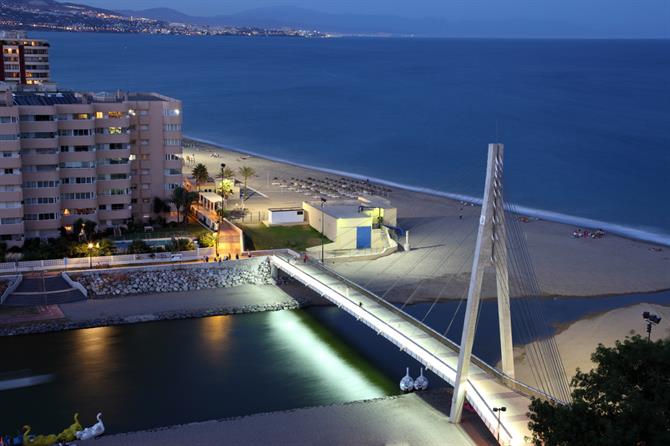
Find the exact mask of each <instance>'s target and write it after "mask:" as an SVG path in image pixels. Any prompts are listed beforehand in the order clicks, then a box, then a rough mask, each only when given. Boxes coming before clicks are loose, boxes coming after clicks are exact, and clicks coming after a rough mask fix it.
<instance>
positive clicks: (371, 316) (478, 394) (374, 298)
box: [281, 259, 513, 443]
mask: <svg viewBox="0 0 670 446" xmlns="http://www.w3.org/2000/svg"><path fill="white" fill-rule="evenodd" d="M281 260H282V261H283V262H285V263H287V264H288V265H289V266H292V267H294V268H295V266H294V265H291V263H290V262H288V261H286V260H284V259H281ZM310 265H313V266H317V267H321V268H322V265H320V264H319V263H316V262H310ZM296 269H297V270H298V271H299V272H300V273H302V274H304V275H305V276H307V277H308V278H310V279H311V280H312V281H314V282H317V283H319V284H320V285H321V286H322V287H324V288H326V289H328V290H330V291H332V292H334V293H336V294H337V295H339V296H340V297H341V298H343V299H345V300H346V301H347V302H348V303H349V304H350V305H351V306H353V307H354V308H356V310H357V311H359V312H363V313H365V314H367V316H368V318H369V319H372V320H375V321H377V325H380V326H386V327H389V328H390V329H391V330H393V332H395V333H396V334H397V336H400V337H401V338H402V339H404V340H405V343H407V344H410V345H413V346H415V348H417V349H419V350H421V351H422V352H423V353H424V354H425V355H427V356H429V357H431V358H433V359H434V360H435V361H437V362H438V363H439V364H442V365H443V366H444V367H446V368H447V369H449V370H450V371H451V372H452V373H453V374H454V378H453V379H454V380H455V377H456V370H455V369H454V368H453V367H451V366H450V365H449V364H447V363H445V362H444V361H443V360H442V359H441V358H439V357H438V356H437V355H435V354H434V353H432V352H430V351H428V350H426V349H425V348H424V347H421V346H420V345H419V344H417V343H416V342H415V341H414V340H412V339H411V338H410V337H409V336H407V335H406V334H404V333H402V332H401V331H399V330H398V329H396V328H394V327H393V326H391V325H390V324H388V323H387V322H385V321H384V320H382V319H380V318H379V317H378V316H376V315H374V314H372V313H371V312H370V311H368V310H366V309H364V308H362V307H361V306H360V304H357V303H356V302H354V301H352V300H351V299H350V298H349V297H347V296H344V295H343V294H342V293H341V292H339V291H337V290H335V289H333V288H332V287H331V286H330V285H326V284H325V283H323V282H321V281H320V280H318V279H317V278H315V277H314V276H312V275H311V274H309V273H307V272H305V271H302V270H300V269H299V268H296ZM322 269H324V271H325V272H327V273H329V272H330V270H329V269H327V268H322ZM286 272H288V271H286ZM289 274H290V272H289ZM335 275H336V276H337V277H342V276H339V274H335ZM343 279H344V278H343ZM344 280H345V282H347V284H352V285H355V284H354V282H351V281H349V280H348V279H344ZM305 285H307V286H309V285H308V284H305ZM355 288H357V289H359V291H360V290H365V289H364V288H362V287H358V286H355ZM315 291H317V292H319V293H320V294H323V293H322V292H320V291H319V290H315ZM365 294H366V295H369V296H368V297H371V298H373V300H375V302H377V303H379V304H380V305H382V306H384V307H385V308H387V309H389V310H391V311H393V312H394V314H399V315H400V316H402V317H403V318H404V319H407V318H410V319H413V320H414V321H416V319H414V318H413V317H412V316H410V315H408V314H407V313H405V312H403V311H401V310H399V309H398V308H396V307H395V306H393V305H391V304H389V303H388V302H386V301H384V300H383V299H381V298H379V297H378V296H377V295H375V294H374V293H370V292H369V291H365ZM338 306H339V305H338ZM346 311H347V312H349V313H351V314H352V315H354V316H355V317H356V318H357V319H358V318H359V316H358V315H357V314H356V312H354V311H352V310H351V309H346ZM363 321H364V322H365V323H366V325H368V326H369V327H370V328H372V329H374V330H377V327H375V326H374V324H372V323H370V321H369V320H365V319H364V320H363ZM416 322H418V321H416ZM419 324H421V323H419ZM421 328H422V329H423V330H424V331H427V330H426V329H428V330H431V331H432V329H430V327H427V326H426V325H424V324H421ZM378 334H379V331H378ZM431 336H432V333H431ZM438 336H439V335H438ZM388 339H389V340H390V341H391V342H393V343H395V344H396V345H398V346H399V347H400V348H401V350H407V353H408V354H409V355H410V356H412V357H414V358H415V359H417V360H419V361H421V358H420V357H419V356H418V355H417V354H416V353H414V352H412V351H409V350H408V349H407V348H406V345H403V344H402V343H400V342H399V341H397V340H394V339H393V338H392V337H388ZM438 340H440V341H442V340H441V339H438ZM449 342H451V341H449ZM433 371H434V372H435V373H438V374H440V375H443V374H442V373H440V371H439V370H436V368H435V367H433ZM442 377H443V379H446V380H447V381H448V378H447V377H446V376H442ZM468 383H469V384H470V387H471V388H472V389H473V390H474V393H475V394H476V395H477V397H478V398H479V399H480V400H481V401H482V402H483V403H484V404H483V406H484V407H486V408H487V409H488V412H489V416H488V417H484V416H483V414H482V413H481V412H480V417H481V418H482V419H483V420H484V422H485V423H486V420H487V419H489V418H490V417H493V418H495V414H494V413H493V410H492V408H491V405H490V404H486V400H485V399H484V398H483V396H482V395H481V394H480V393H479V392H478V391H477V390H476V388H475V386H474V385H473V384H472V382H471V381H470V380H468ZM473 406H479V405H473ZM478 409H480V410H481V408H478ZM486 424H487V425H488V424H489V423H486ZM488 427H489V429H490V430H492V431H494V430H497V426H493V425H489V426H488ZM500 427H501V428H502V429H503V430H504V432H505V434H506V436H507V438H508V439H509V442H510V443H511V441H512V439H513V436H512V434H511V433H510V431H509V429H508V428H507V426H506V425H505V423H504V422H501V423H500Z"/></svg>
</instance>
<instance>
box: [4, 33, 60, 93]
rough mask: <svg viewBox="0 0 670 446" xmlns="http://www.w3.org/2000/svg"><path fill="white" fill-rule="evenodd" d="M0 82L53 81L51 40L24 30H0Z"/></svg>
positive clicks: (29, 82) (33, 83)
mask: <svg viewBox="0 0 670 446" xmlns="http://www.w3.org/2000/svg"><path fill="white" fill-rule="evenodd" d="M0 55H1V56H2V60H1V61H0V82H7V83H9V84H10V85H40V84H45V83H48V82H50V81H51V74H50V68H49V42H47V41H46V40H41V39H32V38H28V37H27V36H26V33H25V32H23V31H0Z"/></svg>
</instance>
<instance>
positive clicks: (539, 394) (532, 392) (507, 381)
mask: <svg viewBox="0 0 670 446" xmlns="http://www.w3.org/2000/svg"><path fill="white" fill-rule="evenodd" d="M310 264H311V265H313V266H315V267H317V268H319V269H321V270H322V271H324V272H326V273H327V274H330V275H332V276H335V277H336V278H337V279H339V280H340V281H342V282H345V283H346V284H347V285H349V286H351V287H352V288H355V289H356V290H358V291H359V292H361V293H363V294H365V295H367V296H368V297H370V298H372V299H374V300H375V301H376V302H377V303H379V304H380V305H382V306H383V307H384V308H386V309H388V310H389V311H392V312H393V313H395V314H397V315H398V316H400V317H402V318H403V319H405V320H407V321H408V322H409V323H411V324H412V325H414V326H415V327H417V328H420V329H422V330H423V331H425V332H427V334H429V335H430V336H431V337H432V338H433V339H435V340H436V341H438V342H440V343H442V344H443V345H445V346H446V347H448V348H450V349H451V350H453V351H454V352H456V353H460V346H459V345H458V344H456V343H455V342H454V341H452V340H451V339H449V338H447V337H446V336H444V335H442V334H441V333H438V332H437V331H436V330H435V329H433V328H432V327H429V326H428V325H426V324H424V323H423V322H421V321H419V320H418V319H416V318H415V317H414V316H412V315H411V314H408V313H406V312H404V311H402V310H401V309H400V308H398V307H396V306H395V305H393V304H392V303H390V302H388V301H387V300H385V299H382V298H381V297H379V296H377V295H376V294H375V293H374V292H372V291H370V290H368V289H367V288H365V287H363V286H361V285H359V284H357V283H355V282H353V281H351V280H349V279H348V278H346V277H344V276H342V275H341V274H339V273H337V272H336V271H334V270H332V269H331V268H328V267H327V266H325V265H323V264H322V263H321V262H318V261H315V260H312V261H310ZM472 362H473V363H474V364H476V365H477V366H478V367H479V368H481V369H482V370H484V371H485V372H487V373H488V374H489V375H491V376H493V377H494V378H496V379H497V380H498V382H500V383H501V384H503V385H505V386H507V387H509V388H511V389H513V390H516V391H517V392H519V393H521V394H523V395H525V396H527V397H534V398H540V399H543V400H549V401H553V402H556V403H559V404H565V402H564V401H561V400H559V399H557V398H556V397H554V396H553V395H549V394H548V393H546V392H543V391H542V390H540V389H537V388H535V387H532V386H529V385H528V384H526V383H523V382H521V381H519V380H517V379H515V378H512V377H511V376H508V375H506V374H504V373H502V372H501V371H499V370H497V369H496V368H495V367H493V366H491V365H490V364H488V363H487V362H486V361H484V360H483V359H481V358H479V357H477V356H475V355H472Z"/></svg>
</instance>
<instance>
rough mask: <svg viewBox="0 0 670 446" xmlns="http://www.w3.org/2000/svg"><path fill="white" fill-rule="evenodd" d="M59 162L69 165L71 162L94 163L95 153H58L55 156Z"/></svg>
mask: <svg viewBox="0 0 670 446" xmlns="http://www.w3.org/2000/svg"><path fill="white" fill-rule="evenodd" d="M57 157H58V159H59V160H60V162H63V163H69V162H73V161H96V159H97V155H96V152H93V151H90V152H60V155H57Z"/></svg>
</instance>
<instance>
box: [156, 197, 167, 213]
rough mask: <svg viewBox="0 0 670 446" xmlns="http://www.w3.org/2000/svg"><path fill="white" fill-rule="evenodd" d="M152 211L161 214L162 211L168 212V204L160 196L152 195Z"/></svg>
mask: <svg viewBox="0 0 670 446" xmlns="http://www.w3.org/2000/svg"><path fill="white" fill-rule="evenodd" d="M153 211H154V214H158V215H161V214H163V213H164V212H170V205H169V204H168V203H166V202H165V200H163V199H162V198H160V197H154V205H153Z"/></svg>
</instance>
